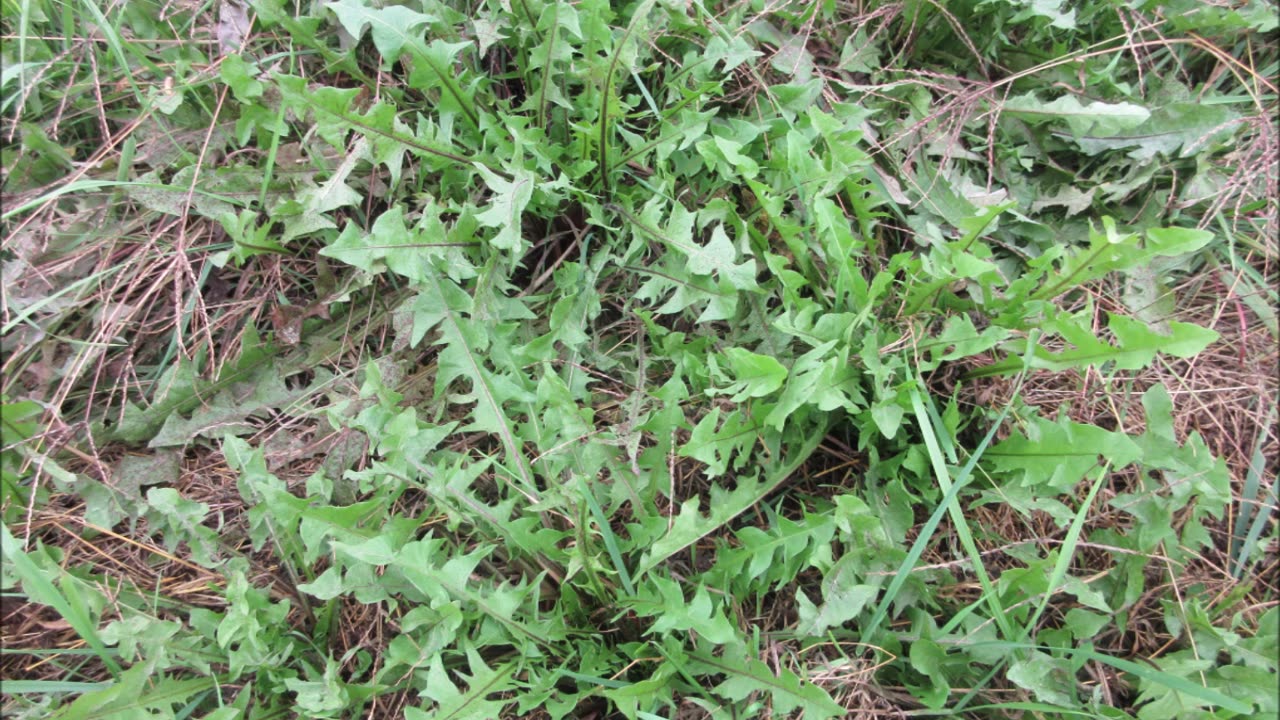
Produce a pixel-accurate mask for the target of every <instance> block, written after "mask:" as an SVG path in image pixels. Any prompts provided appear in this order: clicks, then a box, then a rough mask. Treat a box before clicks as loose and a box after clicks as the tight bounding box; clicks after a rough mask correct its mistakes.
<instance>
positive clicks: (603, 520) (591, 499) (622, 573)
mask: <svg viewBox="0 0 1280 720" xmlns="http://www.w3.org/2000/svg"><path fill="white" fill-rule="evenodd" d="M578 489H579V491H580V492H581V493H582V497H583V499H585V500H586V501H587V507H589V508H591V516H592V517H593V518H595V521H596V526H597V527H599V528H600V536H601V537H603V538H604V547H605V549H606V550H608V551H609V559H610V560H612V561H613V567H614V570H616V571H617V573H618V579H619V580H621V581H622V589H623V590H625V591H626V593H627V594H628V595H635V594H636V587H635V585H633V584H631V574H630V573H629V572H627V564H626V563H625V562H623V560H622V553H620V552H619V551H618V539H617V537H615V536H614V534H613V528H612V527H610V526H609V518H607V517H605V514H604V510H602V509H601V508H600V502H599V501H597V500H596V496H595V494H594V493H592V492H591V488H589V487H587V481H586V480H584V479H583V478H582V476H581V475H579V476H578Z"/></svg>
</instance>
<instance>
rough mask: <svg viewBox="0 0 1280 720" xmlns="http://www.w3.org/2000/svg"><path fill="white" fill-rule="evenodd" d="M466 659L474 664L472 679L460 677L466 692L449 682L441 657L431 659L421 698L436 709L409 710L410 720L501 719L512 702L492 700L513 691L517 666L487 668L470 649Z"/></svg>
mask: <svg viewBox="0 0 1280 720" xmlns="http://www.w3.org/2000/svg"><path fill="white" fill-rule="evenodd" d="M467 656H468V661H469V662H470V665H471V677H469V678H468V677H466V676H463V675H461V673H459V674H458V675H459V677H460V678H461V679H463V680H465V681H466V685H465V689H461V688H459V686H458V685H457V684H456V683H455V682H454V681H453V680H452V679H450V677H449V673H448V672H447V671H446V670H445V669H444V665H443V664H442V663H441V662H440V656H439V655H435V656H433V657H432V658H431V664H430V665H429V666H428V668H427V673H426V682H427V684H426V688H425V689H423V691H422V695H423V697H427V698H430V699H431V700H432V701H433V702H434V703H435V707H434V708H433V710H432V711H431V712H427V711H424V710H421V709H419V708H415V707H406V708H405V710H404V715H405V718H406V719H407V720H492V719H493V718H497V717H501V716H502V710H503V708H505V707H506V706H507V705H508V704H509V703H510V700H506V699H500V700H490V699H489V697H490V696H491V695H499V696H501V694H502V693H505V692H507V691H508V690H510V689H512V687H513V686H514V683H513V682H512V679H511V676H512V674H513V673H514V672H515V671H516V668H517V666H516V665H515V664H512V663H509V664H505V665H501V666H499V667H498V668H496V669H494V668H490V667H489V666H488V665H486V664H485V662H484V660H482V659H481V658H480V656H479V655H478V654H477V653H476V652H475V651H474V650H470V649H468V651H467Z"/></svg>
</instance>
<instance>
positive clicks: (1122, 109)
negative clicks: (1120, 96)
mask: <svg viewBox="0 0 1280 720" xmlns="http://www.w3.org/2000/svg"><path fill="white" fill-rule="evenodd" d="M1003 112H1006V113H1012V114H1014V115H1018V116H1021V117H1025V118H1028V119H1031V120H1039V121H1045V120H1054V119H1061V120H1063V121H1064V122H1066V123H1067V126H1068V127H1070V128H1071V132H1072V133H1073V134H1074V135H1075V137H1076V138H1081V137H1085V136H1090V135H1092V136H1096V137H1110V136H1113V135H1117V134H1119V133H1121V132H1123V131H1125V130H1130V129H1132V128H1135V127H1137V126H1139V125H1141V124H1142V123H1144V122H1146V121H1147V118H1150V117H1151V111H1149V110H1147V109H1146V108H1144V107H1142V106H1141V105H1134V104H1133V103H1127V102H1122V103H1105V102H1099V101H1096V100H1095V101H1091V102H1089V103H1088V104H1084V103H1081V102H1080V101H1079V100H1077V99H1076V97H1075V96H1074V95H1063V96H1062V97H1060V98H1057V99H1056V100H1052V101H1049V102H1044V101H1043V100H1041V99H1040V98H1039V97H1037V96H1036V94H1035V93H1026V94H1023V95H1017V96H1014V97H1011V98H1009V99H1008V100H1006V101H1005V103H1004V107H1003Z"/></svg>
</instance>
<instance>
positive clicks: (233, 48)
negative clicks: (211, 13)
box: [217, 0, 252, 55]
mask: <svg viewBox="0 0 1280 720" xmlns="http://www.w3.org/2000/svg"><path fill="white" fill-rule="evenodd" d="M251 25H252V21H251V20H250V19H249V12H248V8H247V7H245V6H244V5H243V4H242V3H240V1H239V0H222V4H221V5H219V6H218V29H217V36H218V49H219V50H221V51H222V54H223V55H234V54H235V53H238V52H240V47H241V46H242V45H244V37H245V35H248V34H249V28H250V26H251Z"/></svg>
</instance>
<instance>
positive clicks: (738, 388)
mask: <svg viewBox="0 0 1280 720" xmlns="http://www.w3.org/2000/svg"><path fill="white" fill-rule="evenodd" d="M724 354H725V355H726V356H728V358H729V367H730V368H731V369H732V370H733V378H734V381H735V382H734V384H732V385H730V386H729V387H727V388H725V389H724V392H726V393H734V395H733V397H732V398H731V399H732V400H733V401H734V402H742V401H743V400H746V399H747V398H760V397H765V396H766V395H769V394H771V393H773V392H774V391H775V390H777V389H778V388H780V387H782V383H783V382H785V381H786V379H787V369H786V368H785V367H783V366H782V363H780V362H778V361H777V360H776V359H774V358H772V357H769V356H767V355H757V354H755V353H753V352H751V351H750V350H747V349H745V348H739V347H731V348H728V349H726V350H725V351H724Z"/></svg>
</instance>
